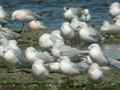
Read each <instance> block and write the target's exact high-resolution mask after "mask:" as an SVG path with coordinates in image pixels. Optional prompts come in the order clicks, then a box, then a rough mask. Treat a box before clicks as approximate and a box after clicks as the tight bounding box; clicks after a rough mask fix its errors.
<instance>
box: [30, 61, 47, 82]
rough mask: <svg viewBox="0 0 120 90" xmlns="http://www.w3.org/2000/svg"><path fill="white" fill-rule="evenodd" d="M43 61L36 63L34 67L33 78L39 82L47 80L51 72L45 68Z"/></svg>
mask: <svg viewBox="0 0 120 90" xmlns="http://www.w3.org/2000/svg"><path fill="white" fill-rule="evenodd" d="M42 61H43V60H38V61H35V62H34V63H33V65H32V74H33V77H34V78H35V79H37V80H41V79H42V80H43V79H47V78H48V76H49V71H48V70H47V69H46V67H45V66H44V64H43V62H42Z"/></svg>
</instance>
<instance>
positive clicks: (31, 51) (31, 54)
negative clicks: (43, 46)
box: [25, 47, 54, 64]
mask: <svg viewBox="0 0 120 90" xmlns="http://www.w3.org/2000/svg"><path fill="white" fill-rule="evenodd" d="M25 56H26V58H27V60H26V62H28V63H29V64H33V63H34V62H35V61H37V60H39V59H41V60H43V62H44V63H46V62H47V63H48V62H53V61H54V58H53V57H52V56H51V55H50V54H49V53H48V52H47V51H44V52H42V51H37V50H36V49H35V48H34V47H28V48H27V49H26V51H25Z"/></svg>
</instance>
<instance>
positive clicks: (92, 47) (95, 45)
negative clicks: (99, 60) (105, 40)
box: [88, 43, 100, 50]
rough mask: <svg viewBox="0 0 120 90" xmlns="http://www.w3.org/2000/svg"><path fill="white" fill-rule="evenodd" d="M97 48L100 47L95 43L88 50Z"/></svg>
mask: <svg viewBox="0 0 120 90" xmlns="http://www.w3.org/2000/svg"><path fill="white" fill-rule="evenodd" d="M97 48H100V46H99V45H98V44H97V43H93V44H91V45H90V46H89V47H88V50H92V49H97Z"/></svg>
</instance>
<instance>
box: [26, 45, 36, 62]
mask: <svg viewBox="0 0 120 90" xmlns="http://www.w3.org/2000/svg"><path fill="white" fill-rule="evenodd" d="M36 53H37V51H36V49H35V48H34V47H28V48H27V49H26V50H25V56H26V58H27V59H26V62H27V63H29V64H33V62H34V61H36V60H38V58H37V57H36Z"/></svg>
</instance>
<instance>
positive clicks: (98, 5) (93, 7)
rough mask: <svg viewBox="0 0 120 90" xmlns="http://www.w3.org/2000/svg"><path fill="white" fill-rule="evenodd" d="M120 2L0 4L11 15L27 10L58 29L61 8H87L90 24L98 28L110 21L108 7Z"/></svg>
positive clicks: (2, 0)
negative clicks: (104, 22)
mask: <svg viewBox="0 0 120 90" xmlns="http://www.w3.org/2000/svg"><path fill="white" fill-rule="evenodd" d="M113 1H120V0H0V4H1V5H2V6H3V7H4V8H5V9H6V11H8V12H9V13H11V12H12V11H13V10H16V9H22V8H27V9H31V10H33V11H34V12H36V13H38V14H39V15H40V16H41V20H42V21H44V23H45V24H46V25H48V26H49V27H50V28H56V27H57V28H59V27H60V25H61V23H62V22H63V7H64V6H74V7H84V8H89V9H90V12H91V15H92V19H91V21H90V22H91V23H92V24H93V25H95V26H97V27H99V26H100V25H101V24H102V22H103V20H110V19H111V17H110V15H109V13H108V9H109V5H110V4H111V3H112V2H113Z"/></svg>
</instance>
